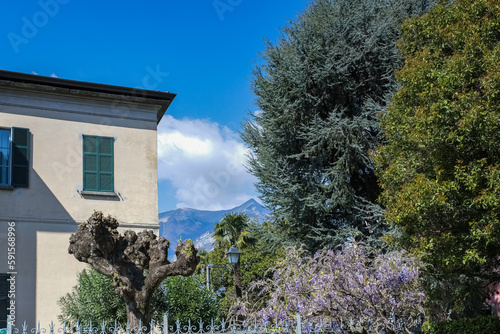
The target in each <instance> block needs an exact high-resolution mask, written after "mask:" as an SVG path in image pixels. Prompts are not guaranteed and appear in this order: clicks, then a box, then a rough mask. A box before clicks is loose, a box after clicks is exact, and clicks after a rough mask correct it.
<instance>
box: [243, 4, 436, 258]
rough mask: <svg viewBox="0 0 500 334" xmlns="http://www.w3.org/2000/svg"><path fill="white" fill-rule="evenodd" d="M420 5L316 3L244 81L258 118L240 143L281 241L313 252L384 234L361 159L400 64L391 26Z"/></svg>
mask: <svg viewBox="0 0 500 334" xmlns="http://www.w3.org/2000/svg"><path fill="white" fill-rule="evenodd" d="M427 2H428V1H424V0H376V1H368V0H317V1H314V2H311V3H310V4H309V5H308V6H307V8H306V9H305V10H304V12H302V13H301V14H299V15H298V18H297V19H296V20H294V21H292V22H290V24H289V25H288V26H286V27H284V28H283V29H282V30H281V35H280V37H279V38H278V41H277V42H276V43H272V42H270V41H268V42H267V47H266V49H265V51H264V52H263V53H262V55H261V57H262V60H263V61H264V62H263V64H261V65H258V66H257V67H256V69H255V70H254V74H253V75H254V76H253V81H252V84H253V92H254V94H255V95H256V97H257V98H256V104H257V106H258V107H259V108H260V111H259V112H256V113H254V114H252V115H251V119H250V120H248V121H247V122H246V123H245V124H244V131H243V134H242V138H243V140H244V141H245V142H246V143H247V144H248V145H249V147H250V148H251V152H252V153H251V155H250V171H251V172H252V173H253V174H254V175H255V176H257V178H258V179H259V181H258V183H257V188H258V190H259V191H260V193H261V198H262V200H263V201H264V203H265V204H266V205H267V206H268V207H269V208H270V209H272V210H273V211H274V223H275V224H276V225H277V226H278V227H279V228H280V230H281V231H283V232H284V234H285V235H286V238H287V239H288V241H290V240H292V241H294V242H297V243H305V244H306V245H307V246H308V247H309V248H310V249H318V248H320V247H323V246H326V245H330V246H331V245H336V244H341V243H342V242H344V241H345V240H346V238H348V237H351V238H352V237H354V238H356V237H357V236H361V237H363V239H365V240H370V238H373V237H376V238H378V237H379V236H380V234H381V233H382V228H380V226H379V225H382V223H383V218H382V210H381V208H380V206H379V205H378V204H376V202H375V201H376V199H377V197H378V195H379V192H380V191H379V187H378V185H377V179H376V177H375V175H374V170H373V166H372V163H371V161H370V158H369V151H370V150H371V149H372V148H373V147H375V146H376V145H378V144H380V142H381V138H382V133H381V131H380V127H379V116H378V114H379V113H381V112H384V111H385V109H386V105H387V100H388V96H389V95H390V94H391V93H392V92H393V91H394V89H395V79H394V71H395V70H396V69H397V68H399V67H400V66H401V65H402V58H401V56H400V54H399V53H398V51H397V49H396V48H395V44H396V41H397V39H398V38H399V36H400V31H399V25H400V24H401V23H402V22H403V21H404V19H405V18H406V17H408V16H410V15H413V14H419V13H421V12H422V11H424V10H425V9H426V8H427Z"/></svg>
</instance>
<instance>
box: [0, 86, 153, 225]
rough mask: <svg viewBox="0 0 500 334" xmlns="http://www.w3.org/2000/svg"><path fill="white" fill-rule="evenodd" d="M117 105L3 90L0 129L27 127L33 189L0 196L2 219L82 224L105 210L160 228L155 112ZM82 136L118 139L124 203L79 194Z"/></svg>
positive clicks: (116, 150) (117, 163)
mask: <svg viewBox="0 0 500 334" xmlns="http://www.w3.org/2000/svg"><path fill="white" fill-rule="evenodd" d="M27 101H28V102H29V103H27ZM119 103H120V101H115V100H106V99H95V98H93V99H83V98H81V97H78V96H77V97H71V98H69V97H67V96H58V95H55V94H47V93H45V94H40V93H31V92H19V91H15V90H14V91H12V90H4V91H0V127H7V128H9V127H13V126H15V127H23V128H29V130H30V132H31V165H32V168H31V169H30V185H29V187H28V188H16V189H14V190H11V191H9V190H0V212H1V215H2V217H3V218H8V219H11V220H47V219H49V220H62V221H68V220H71V221H84V220H86V219H87V218H88V217H89V216H90V215H91V214H92V212H93V211H94V210H100V211H103V212H104V213H106V214H111V215H113V216H115V217H116V218H117V219H118V220H119V221H122V222H126V223H145V224H157V223H158V204H157V201H158V193H157V147H156V111H155V109H154V108H152V107H151V106H148V105H145V106H143V109H141V106H140V105H137V104H134V105H126V104H125V105H123V106H120V104H119ZM106 108H107V109H106ZM106 112H109V114H106ZM84 134H86V135H98V136H107V137H114V138H115V142H114V176H115V177H114V185H115V191H116V192H117V193H118V194H119V197H115V198H109V197H108V198H106V197H99V196H82V195H80V193H79V191H80V190H82V189H83V186H82V184H83V170H82V169H83V167H82V165H83V154H82V135H84ZM7 203H8V205H7Z"/></svg>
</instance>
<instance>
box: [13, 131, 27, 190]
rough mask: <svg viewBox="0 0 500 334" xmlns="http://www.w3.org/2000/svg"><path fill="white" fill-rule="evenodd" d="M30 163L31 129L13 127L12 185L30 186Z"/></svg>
mask: <svg viewBox="0 0 500 334" xmlns="http://www.w3.org/2000/svg"><path fill="white" fill-rule="evenodd" d="M29 165H30V131H29V130H28V129H23V128H12V182H11V183H12V186H14V187H28V184H29Z"/></svg>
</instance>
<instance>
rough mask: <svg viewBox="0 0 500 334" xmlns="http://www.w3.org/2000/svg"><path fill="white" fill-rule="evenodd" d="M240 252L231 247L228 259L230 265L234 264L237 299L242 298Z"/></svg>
mask: <svg viewBox="0 0 500 334" xmlns="http://www.w3.org/2000/svg"><path fill="white" fill-rule="evenodd" d="M240 254H241V253H240V251H239V250H238V248H236V247H234V246H231V248H229V250H228V251H227V259H228V260H229V263H230V264H234V289H235V290H236V297H238V298H241V270H240Z"/></svg>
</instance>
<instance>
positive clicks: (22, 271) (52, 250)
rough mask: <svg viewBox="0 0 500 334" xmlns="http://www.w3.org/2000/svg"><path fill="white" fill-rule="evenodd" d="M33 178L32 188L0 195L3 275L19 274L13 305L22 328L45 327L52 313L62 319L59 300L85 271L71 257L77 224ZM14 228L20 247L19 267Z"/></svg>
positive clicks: (33, 175)
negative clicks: (12, 243)
mask: <svg viewBox="0 0 500 334" xmlns="http://www.w3.org/2000/svg"><path fill="white" fill-rule="evenodd" d="M29 177H30V179H29V187H28V188H14V189H13V190H12V189H0V248H1V249H0V273H9V272H14V273H16V274H14V275H13V276H15V286H14V287H13V288H14V291H13V292H14V295H15V296H14V298H11V299H13V300H14V301H15V304H14V305H15V311H14V312H15V320H16V321H15V326H16V327H17V328H20V327H21V325H22V323H23V322H24V321H25V320H26V322H27V323H28V325H30V326H31V325H33V326H34V325H35V324H36V321H38V320H40V321H41V322H44V321H46V319H45V314H47V313H52V315H51V317H50V318H51V319H57V315H58V313H59V311H58V307H57V300H58V299H59V298H60V296H62V295H64V294H65V293H67V292H70V291H71V287H72V286H73V285H74V282H76V274H77V271H78V269H79V267H82V268H84V267H85V266H83V265H81V264H80V263H79V262H78V261H77V260H76V259H75V258H74V257H73V256H71V255H69V254H68V245H69V236H70V235H71V233H74V232H75V231H76V230H77V227H78V226H77V224H76V223H75V222H74V220H73V219H72V218H71V216H70V214H69V213H68V212H67V211H66V210H65V208H64V207H63V206H62V205H61V203H60V202H59V200H58V199H57V198H56V197H55V196H54V194H53V193H52V192H51V190H50V189H49V187H48V186H47V185H46V184H45V182H44V181H43V180H42V179H41V178H40V176H39V175H38V174H37V173H36V172H35V171H34V170H33V168H30V175H29ZM9 227H11V229H10V232H11V236H10V237H11V239H10V240H13V239H12V238H14V241H15V247H14V248H15V252H14V253H13V255H14V260H15V263H14V265H13V267H10V266H9V265H11V264H12V262H11V263H9V262H8V251H7V246H8V243H7V241H8V240H9V239H8V233H9ZM12 227H13V228H12ZM13 235H14V236H13ZM11 255H12V252H11ZM80 270H81V269H80ZM68 286H69V288H68ZM9 302H10V300H9ZM2 313H3V312H0V314H1V315H2V316H3V314H2ZM40 313H42V314H40Z"/></svg>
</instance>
